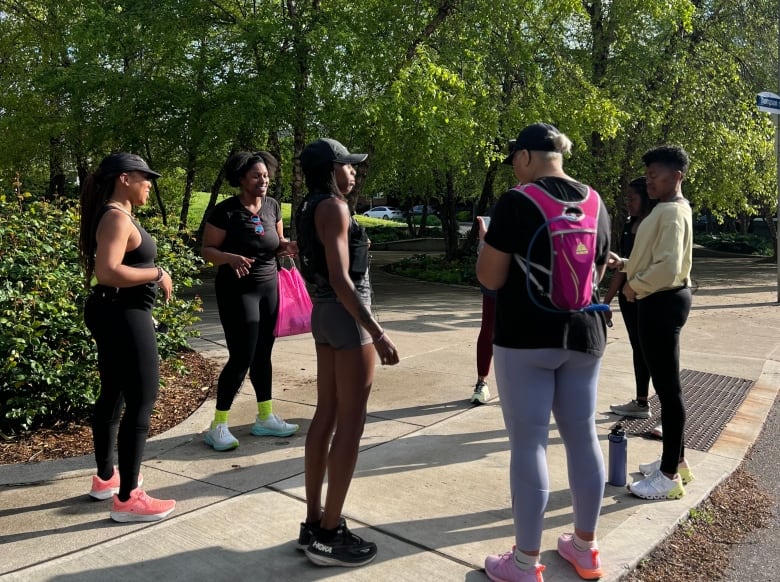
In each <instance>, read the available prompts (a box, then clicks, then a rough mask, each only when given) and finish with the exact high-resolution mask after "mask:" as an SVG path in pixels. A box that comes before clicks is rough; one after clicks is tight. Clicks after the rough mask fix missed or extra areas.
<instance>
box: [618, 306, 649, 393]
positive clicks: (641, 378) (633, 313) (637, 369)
mask: <svg viewBox="0 0 780 582" xmlns="http://www.w3.org/2000/svg"><path fill="white" fill-rule="evenodd" d="M618 303H619V304H620V314H621V315H622V316H623V322H624V323H625V324H626V331H628V341H629V342H631V350H632V352H633V360H634V381H635V383H636V399H637V400H645V401H647V396H648V395H649V394H650V370H648V369H647V363H646V362H645V357H644V356H643V355H642V346H641V345H640V344H639V328H638V326H637V310H638V309H639V307H638V305H639V302H636V301H628V300H627V299H626V298H625V296H624V295H623V294H622V293H618Z"/></svg>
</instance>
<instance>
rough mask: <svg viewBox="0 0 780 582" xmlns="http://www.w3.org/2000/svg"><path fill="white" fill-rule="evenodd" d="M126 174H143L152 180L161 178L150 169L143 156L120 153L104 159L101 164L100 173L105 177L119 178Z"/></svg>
mask: <svg viewBox="0 0 780 582" xmlns="http://www.w3.org/2000/svg"><path fill="white" fill-rule="evenodd" d="M124 172H143V173H144V174H146V175H147V176H151V177H152V178H159V177H160V174H158V173H157V172H155V171H154V170H152V169H151V168H150V167H149V164H147V163H146V162H145V161H144V159H143V158H142V157H141V156H137V155H136V154H129V153H127V152H119V153H118V154H111V155H110V156H106V157H105V158H103V161H102V162H100V173H101V174H102V175H103V176H118V175H119V174H123V173H124Z"/></svg>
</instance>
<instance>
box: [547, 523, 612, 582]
mask: <svg viewBox="0 0 780 582" xmlns="http://www.w3.org/2000/svg"><path fill="white" fill-rule="evenodd" d="M558 553H559V554H560V555H561V557H562V558H563V559H564V560H566V561H568V562H569V563H570V564H571V565H572V566H574V569H575V570H577V574H578V575H579V577H580V578H582V579H583V580H597V579H599V578H601V577H602V576H603V575H604V572H603V570H602V569H601V558H600V557H599V551H598V550H597V549H595V548H591V549H590V550H585V551H584V552H581V551H580V550H578V549H577V548H575V547H574V534H568V533H565V534H562V535H561V537H559V538H558Z"/></svg>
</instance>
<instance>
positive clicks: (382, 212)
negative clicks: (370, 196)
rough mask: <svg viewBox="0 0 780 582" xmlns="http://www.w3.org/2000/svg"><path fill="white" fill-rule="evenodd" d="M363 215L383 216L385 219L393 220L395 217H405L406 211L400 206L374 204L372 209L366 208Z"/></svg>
mask: <svg viewBox="0 0 780 582" xmlns="http://www.w3.org/2000/svg"><path fill="white" fill-rule="evenodd" d="M363 216H370V217H371V218H383V219H385V220H392V219H394V218H403V217H404V213H403V212H401V210H399V209H398V208H395V207H393V206H374V207H373V208H372V209H371V210H366V211H365V212H364V213H363Z"/></svg>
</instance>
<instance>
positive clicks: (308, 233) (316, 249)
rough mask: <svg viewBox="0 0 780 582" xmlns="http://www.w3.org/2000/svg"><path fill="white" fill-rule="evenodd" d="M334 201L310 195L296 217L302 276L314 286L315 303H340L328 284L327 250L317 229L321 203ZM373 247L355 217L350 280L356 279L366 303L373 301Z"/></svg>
mask: <svg viewBox="0 0 780 582" xmlns="http://www.w3.org/2000/svg"><path fill="white" fill-rule="evenodd" d="M333 197H334V196H333V195H332V194H328V193H324V192H313V193H310V194H309V195H308V196H307V197H306V198H305V199H304V200H303V202H302V203H301V205H300V206H299V207H298V210H297V212H296V215H295V222H296V231H297V236H298V240H297V242H298V253H299V256H300V259H301V273H302V274H303V276H304V278H305V279H306V281H307V282H308V283H311V284H313V285H314V293H313V297H312V299H314V300H315V301H335V300H336V292H335V291H334V290H333V287H331V285H330V282H329V280H328V263H327V261H326V260H325V247H323V246H322V243H321V242H320V240H319V237H318V236H317V229H316V228H315V225H314V212H315V210H316V209H317V206H318V205H319V203H320V202H322V201H323V200H327V199H328V198H333ZM369 244H370V243H369V240H368V235H367V234H366V230H365V229H364V228H363V227H362V226H360V225H359V224H358V223H357V221H356V220H355V219H354V218H353V217H351V218H350V220H349V232H348V245H349V278H350V279H352V282H353V284H354V285H355V290H356V291H357V293H358V296H359V297H360V299H361V301H363V302H364V303H369V302H370V301H371V282H370V280H369V275H368V247H369Z"/></svg>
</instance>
